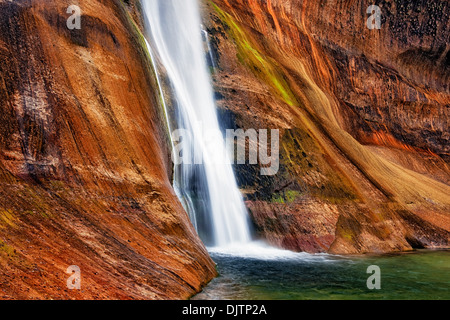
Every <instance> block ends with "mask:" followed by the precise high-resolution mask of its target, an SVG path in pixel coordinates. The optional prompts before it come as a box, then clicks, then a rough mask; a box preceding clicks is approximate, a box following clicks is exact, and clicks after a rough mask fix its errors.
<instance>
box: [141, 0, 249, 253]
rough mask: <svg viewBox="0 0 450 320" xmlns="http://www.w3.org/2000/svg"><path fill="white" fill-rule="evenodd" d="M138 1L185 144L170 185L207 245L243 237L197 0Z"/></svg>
mask: <svg viewBox="0 0 450 320" xmlns="http://www.w3.org/2000/svg"><path fill="white" fill-rule="evenodd" d="M142 5H143V9H144V12H145V14H146V17H147V26H146V27H147V36H148V40H149V41H148V43H149V44H148V46H149V51H150V52H151V55H152V57H153V59H157V61H158V63H154V65H155V66H156V67H157V69H158V70H157V73H161V74H164V76H165V77H167V79H168V82H169V84H168V87H169V89H170V90H162V89H161V88H160V89H161V92H162V93H163V95H164V94H165V95H166V96H164V97H163V98H164V100H166V101H170V102H171V104H172V105H174V109H175V112H173V114H174V118H175V119H173V120H174V121H173V123H175V126H176V128H177V129H183V132H184V133H185V134H184V135H183V136H182V139H180V141H182V142H183V144H184V145H185V146H186V144H187V146H188V147H187V148H184V149H183V150H182V154H181V156H182V159H183V160H184V162H183V163H182V164H175V168H174V182H173V183H174V188H175V191H176V192H177V194H178V196H179V198H180V200H181V202H182V203H183V205H184V207H185V209H186V210H187V211H188V213H189V215H190V217H191V220H192V223H193V224H194V226H195V227H196V228H197V231H198V233H199V235H200V237H201V238H202V239H203V241H204V242H205V243H206V244H207V245H209V246H218V247H221V246H226V245H228V244H239V243H248V242H250V241H251V236H250V228H249V223H248V215H247V210H246V208H245V205H244V201H243V198H242V195H241V193H240V191H239V189H238V186H237V183H236V179H235V176H234V172H233V170H232V167H231V165H230V163H229V161H226V159H225V158H226V157H227V153H226V151H225V150H226V148H225V147H226V146H225V141H224V138H223V136H222V134H220V129H219V128H220V126H219V121H218V117H217V111H216V105H215V101H214V98H213V89H212V84H211V78H210V74H209V71H208V66H207V63H206V53H205V51H204V43H203V40H202V27H201V17H200V9H199V5H198V3H197V0H143V1H142ZM203 33H204V31H203ZM159 82H160V83H161V81H159ZM165 91H170V94H168V93H165ZM169 95H170V96H169ZM172 127H173V126H172ZM186 133H187V134H186ZM215 133H219V134H215ZM173 138H174V139H176V137H173ZM175 154H176V155H178V156H180V155H179V153H178V152H175Z"/></svg>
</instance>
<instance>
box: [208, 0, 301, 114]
mask: <svg viewBox="0 0 450 320" xmlns="http://www.w3.org/2000/svg"><path fill="white" fill-rule="evenodd" d="M211 3H212V5H213V7H214V9H215V10H216V12H217V13H218V15H219V17H220V18H221V19H222V22H223V23H224V24H225V25H226V26H227V27H228V28H226V30H227V32H228V33H229V35H230V37H231V38H232V39H233V40H234V42H235V44H236V47H237V50H238V56H237V58H238V60H239V61H240V62H241V63H243V64H244V65H246V66H247V67H248V68H249V69H250V70H252V72H253V73H254V74H255V75H256V76H257V77H258V78H260V79H262V80H264V81H265V82H266V83H267V84H269V85H270V86H271V87H272V89H273V91H274V93H276V94H277V95H279V96H280V97H281V99H282V100H283V101H284V102H285V103H287V104H288V105H291V106H294V105H298V101H297V99H296V97H295V95H294V94H293V93H292V91H291V89H290V88H289V85H288V84H287V82H286V81H285V80H284V78H283V76H282V74H281V73H280V72H279V71H278V70H277V67H279V66H277V64H276V61H274V60H273V59H272V58H270V57H268V56H265V55H264V54H263V53H262V50H259V49H258V46H257V44H256V42H255V40H253V39H252V38H251V36H250V35H249V34H248V33H246V32H245V31H244V30H243V29H242V27H241V26H240V25H239V23H238V22H236V20H235V19H233V17H232V16H231V15H230V14H228V13H226V12H225V11H223V10H222V9H220V8H219V7H218V6H217V5H216V4H214V3H213V2H211Z"/></svg>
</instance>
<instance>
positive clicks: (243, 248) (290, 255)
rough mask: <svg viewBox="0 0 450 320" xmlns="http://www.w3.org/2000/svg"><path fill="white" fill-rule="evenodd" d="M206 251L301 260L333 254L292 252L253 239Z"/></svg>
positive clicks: (225, 254) (238, 255)
mask: <svg viewBox="0 0 450 320" xmlns="http://www.w3.org/2000/svg"><path fill="white" fill-rule="evenodd" d="M208 251H209V252H210V253H211V254H213V255H222V256H233V257H240V258H246V259H257V260H265V261H268V260H303V261H308V260H311V261H326V260H330V261H331V260H332V258H333V257H334V256H333V255H329V254H324V253H320V254H310V253H306V252H294V251H290V250H284V249H279V248H275V247H273V246H270V245H268V244H267V243H265V242H264V241H253V242H249V243H246V244H230V245H227V246H220V247H209V248H208Z"/></svg>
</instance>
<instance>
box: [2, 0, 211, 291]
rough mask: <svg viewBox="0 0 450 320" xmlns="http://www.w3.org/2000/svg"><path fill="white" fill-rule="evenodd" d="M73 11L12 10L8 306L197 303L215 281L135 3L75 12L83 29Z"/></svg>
mask: <svg viewBox="0 0 450 320" xmlns="http://www.w3.org/2000/svg"><path fill="white" fill-rule="evenodd" d="M72 4H74V3H73V1H68V0H58V1H46V0H21V1H3V0H2V1H0V17H1V19H0V61H1V64H0V107H1V112H0V299H12V298H15V299H17V298H18V299H35V298H38V299H131V298H133V299H143V298H145V299H163V298H165V299H166V298H187V297H189V296H190V295H192V294H194V293H195V292H197V291H198V290H199V289H200V288H201V286H202V285H204V284H205V283H206V282H207V281H209V280H210V279H211V278H212V277H213V276H214V275H215V273H216V271H215V269H214V264H213V262H212V261H211V260H210V258H209V256H208V253H207V252H206V250H205V248H204V246H203V244H202V243H201V241H200V240H199V239H198V237H197V236H196V234H195V231H194V230H193V228H192V226H191V224H190V222H189V218H188V216H187V214H186V213H185V211H184V210H183V208H182V206H181V204H180V203H179V201H178V200H177V198H176V196H175V194H174V192H173V190H172V187H171V184H170V175H171V170H172V168H171V167H172V165H171V163H170V161H169V157H168V155H169V150H168V146H169V143H168V141H167V139H168V138H167V137H168V134H167V132H166V129H165V119H164V118H163V117H162V115H161V111H160V107H159V106H158V103H159V96H158V90H157V89H156V88H157V87H156V84H155V80H154V79H153V73H152V70H150V69H149V63H148V60H147V59H148V57H147V52H146V49H145V46H144V45H143V38H142V35H141V34H140V33H139V29H138V27H137V26H136V25H140V24H141V22H140V20H139V18H138V17H139V10H138V8H137V7H136V6H135V4H136V2H130V1H126V2H122V1H118V0H117V1H115V0H114V1H113V0H111V1H110V0H108V1H101V0H80V1H76V4H77V5H79V7H80V8H81V9H82V20H81V23H82V24H81V29H80V30H77V29H74V30H69V29H68V28H67V26H66V20H67V18H68V17H69V16H70V14H67V13H66V10H67V8H68V7H69V5H72ZM132 17H133V18H132ZM71 265H77V266H79V267H80V269H81V290H72V291H70V290H68V289H67V287H66V280H67V278H68V277H69V276H70V275H68V274H66V273H65V272H66V269H67V267H69V266H71Z"/></svg>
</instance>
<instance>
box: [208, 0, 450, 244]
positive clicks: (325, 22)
mask: <svg viewBox="0 0 450 320" xmlns="http://www.w3.org/2000/svg"><path fill="white" fill-rule="evenodd" d="M371 4H372V3H370V2H369V1H352V0H350V1H344V0H342V1H340V0H336V1H312V0H311V1H306V0H302V1H288V0H261V1H259V0H258V1H256V0H255V1H248V0H213V1H211V2H207V3H206V2H205V5H204V10H205V15H206V16H207V17H209V18H208V19H207V20H208V23H207V27H208V31H209V34H210V40H211V43H212V47H213V48H215V49H214V51H215V52H214V53H215V56H216V58H217V60H218V68H217V69H216V70H215V75H214V78H215V81H214V83H215V86H216V90H217V92H218V94H217V96H218V98H219V99H220V101H219V105H220V107H221V114H222V118H223V119H225V121H228V123H229V124H230V125H232V126H237V127H240V128H243V129H249V128H256V129H259V128H274V129H280V130H281V138H280V139H281V140H280V161H281V167H280V172H279V173H278V174H277V175H276V176H273V177H264V176H260V175H259V170H258V168H257V167H256V168H255V167H253V166H237V167H236V168H237V169H236V170H237V172H238V177H239V183H240V185H241V187H242V189H243V190H244V192H245V194H246V199H247V205H248V207H249V209H250V212H251V215H252V217H253V220H254V222H255V227H256V230H257V231H258V232H259V233H260V234H262V235H263V236H264V237H266V238H267V239H269V241H270V242H272V243H273V244H276V245H279V246H282V247H285V248H289V249H293V250H299V251H309V252H334V253H362V252H389V251H398V250H410V249H412V248H421V247H448V246H449V241H450V216H449V212H450V187H449V181H450V171H449V165H448V160H449V153H448V152H449V149H448V148H449V145H450V144H449V135H448V132H449V103H450V94H449V87H448V83H449V79H450V69H449V45H448V37H449V32H450V31H449V29H448V28H449V24H448V16H449V12H450V8H449V5H448V3H447V2H442V1H415V2H411V1H395V2H392V1H380V2H379V6H380V8H381V13H382V14H381V29H379V30H378V29H369V28H368V27H367V25H366V21H367V19H368V18H369V16H370V14H367V13H366V12H367V9H368V7H369V5H371Z"/></svg>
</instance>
